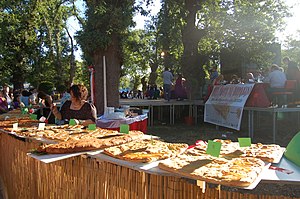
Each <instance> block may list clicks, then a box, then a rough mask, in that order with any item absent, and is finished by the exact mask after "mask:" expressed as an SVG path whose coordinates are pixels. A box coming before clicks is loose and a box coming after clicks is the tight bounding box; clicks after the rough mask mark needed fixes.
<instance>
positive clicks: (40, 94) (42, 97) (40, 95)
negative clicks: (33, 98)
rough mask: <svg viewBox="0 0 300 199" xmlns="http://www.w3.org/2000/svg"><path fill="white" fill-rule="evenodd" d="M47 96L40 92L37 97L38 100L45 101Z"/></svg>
mask: <svg viewBox="0 0 300 199" xmlns="http://www.w3.org/2000/svg"><path fill="white" fill-rule="evenodd" d="M46 96H47V94H46V93H45V92H44V91H40V92H39V93H38V95H37V97H38V98H41V99H45V98H46Z"/></svg>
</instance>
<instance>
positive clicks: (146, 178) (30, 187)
mask: <svg viewBox="0 0 300 199" xmlns="http://www.w3.org/2000/svg"><path fill="white" fill-rule="evenodd" d="M40 143H41V141H38V140H35V139H28V138H20V137H16V136H14V135H11V134H8V133H7V132H4V131H3V130H2V132H0V156H1V158H0V177H1V178H2V181H3V182H4V186H5V189H6V191H7V195H8V196H9V198H30V199H32V198H55V199H56V198H64V199H65V198H72V199H73V198H80V199H81V198H130V199H131V198H133V199H134V198H146V199H147V198H149V199H152V198H204V199H208V198H235V199H239V198H265V199H269V198H284V199H288V198H291V197H285V196H274V195H272V193H271V192H269V194H264V195H262V193H261V192H257V191H256V190H255V189H254V190H245V189H238V188H232V189H231V188H227V187H224V186H218V185H214V184H208V185H207V186H206V188H205V190H204V189H203V188H201V187H200V186H197V182H196V181H195V180H192V179H189V178H185V177H182V176H180V175H178V174H173V173H170V172H162V171H161V170H157V169H158V168H157V167H156V163H155V162H154V163H135V164H132V163H128V162H127V161H124V160H122V161H121V160H117V159H115V158H112V157H109V156H107V155H104V154H102V153H100V154H89V155H78V156H75V157H70V158H67V159H63V160H59V161H55V162H52V163H48V164H45V163H43V162H41V161H39V160H37V159H34V158H32V157H30V156H28V155H27V152H28V151H30V150H32V149H34V148H37V147H38V146H39V145H40ZM294 169H295V168H294ZM293 171H294V174H292V175H293V176H294V175H298V176H299V173H300V171H299V170H293ZM276 172H277V171H276ZM275 175H276V173H275ZM269 177H270V176H269ZM268 180H272V181H273V182H279V181H280V179H277V180H276V179H268ZM286 181H287V179H285V182H286ZM291 183H299V181H292V182H291ZM284 194H285V193H282V195H284Z"/></svg>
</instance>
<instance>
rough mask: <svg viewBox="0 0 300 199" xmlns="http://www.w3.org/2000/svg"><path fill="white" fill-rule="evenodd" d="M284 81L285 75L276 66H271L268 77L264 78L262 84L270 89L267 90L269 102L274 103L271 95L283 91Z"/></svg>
mask: <svg viewBox="0 0 300 199" xmlns="http://www.w3.org/2000/svg"><path fill="white" fill-rule="evenodd" d="M286 80H287V79H286V75H285V73H284V72H283V71H282V70H281V68H280V67H279V66H277V65H276V64H273V65H272V66H271V69H270V73H269V75H268V76H267V77H265V78H264V82H266V83H269V84H270V88H269V89H268V90H267V93H268V96H269V99H270V100H271V101H274V96H273V95H272V93H274V92H281V91H284V86H285V82H286Z"/></svg>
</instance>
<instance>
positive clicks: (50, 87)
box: [38, 81, 54, 95]
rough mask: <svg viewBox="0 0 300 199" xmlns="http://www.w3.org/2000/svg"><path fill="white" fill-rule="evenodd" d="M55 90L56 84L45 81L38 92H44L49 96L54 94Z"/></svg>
mask: <svg viewBox="0 0 300 199" xmlns="http://www.w3.org/2000/svg"><path fill="white" fill-rule="evenodd" d="M53 90H54V84H53V83H52V82H49V81H43V82H41V83H40V84H39V86H38V91H43V92H45V93H47V94H49V95H51V94H52V91H53Z"/></svg>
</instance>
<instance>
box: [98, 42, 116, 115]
mask: <svg viewBox="0 0 300 199" xmlns="http://www.w3.org/2000/svg"><path fill="white" fill-rule="evenodd" d="M112 40H113V41H112V44H111V45H110V46H108V47H107V49H106V51H96V52H94V55H93V62H94V64H95V65H94V67H95V106H96V107H97V113H98V114H103V113H104V83H103V80H104V77H103V56H105V60H106V92H107V93H106V96H107V106H111V107H119V82H120V70H121V58H120V53H119V52H120V48H119V46H118V43H119V42H118V40H117V37H116V36H113V38H112Z"/></svg>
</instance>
